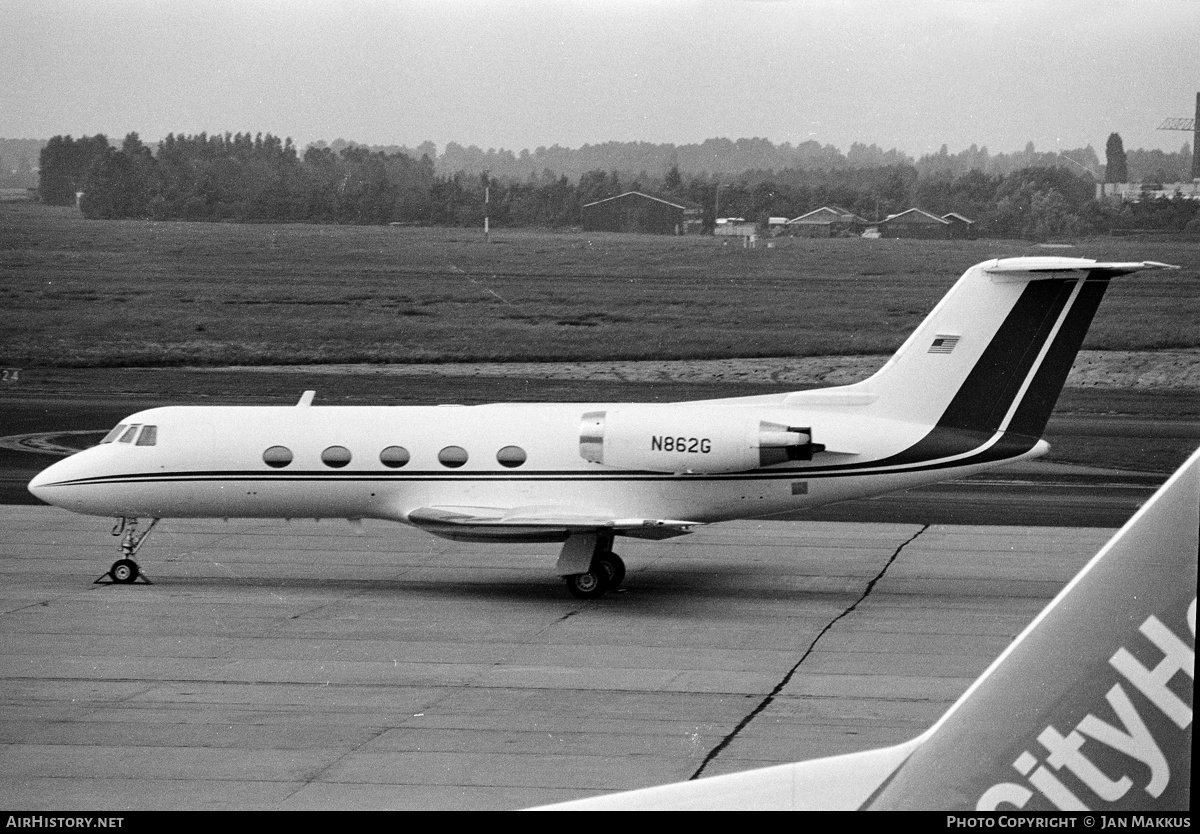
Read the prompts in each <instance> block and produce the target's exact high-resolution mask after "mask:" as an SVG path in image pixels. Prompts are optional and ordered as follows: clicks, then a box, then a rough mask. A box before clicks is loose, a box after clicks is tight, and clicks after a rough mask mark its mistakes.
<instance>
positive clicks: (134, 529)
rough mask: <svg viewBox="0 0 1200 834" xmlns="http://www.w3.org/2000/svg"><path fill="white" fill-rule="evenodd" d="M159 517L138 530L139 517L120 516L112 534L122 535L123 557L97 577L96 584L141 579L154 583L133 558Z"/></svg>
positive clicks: (150, 583)
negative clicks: (106, 581)
mask: <svg viewBox="0 0 1200 834" xmlns="http://www.w3.org/2000/svg"><path fill="white" fill-rule="evenodd" d="M158 522H159V519H157V518H152V519H150V523H149V524H148V525H146V529H145V530H143V531H141V532H138V519H136V518H119V519H117V523H116V524H115V525H113V529H112V534H113V535H114V536H121V554H122V558H120V559H118V560H117V561H115V562H113V563H112V567H110V568H109V569H108V572H107V573H105V574H104V575H103V576H101V577H100V578H99V579H97V580H96V581H95V582H94V583H92V584H94V585H99V584H107V583H105V580H106V579H107V580H108V582H109V583H116V584H118V585H132V584H133V583H134V582H137V581H138V580H139V579H140V580H141V581H142V582H143V583H144V584H146V585H153V584H154V583H153V582H151V581H150V580H149V579H147V578H146V574H144V573H142V569H141V568H140V567H138V563H137V562H135V561H134V560H133V557H134V555H135V554H136V553H137V552H138V551H139V550H140V549H141V547H142V545H143V544H144V543H145V541H146V539H147V538H149V536H150V533H151V531H153V530H154V527H155V525H156V524H158Z"/></svg>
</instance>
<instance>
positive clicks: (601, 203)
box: [583, 191, 704, 235]
mask: <svg viewBox="0 0 1200 834" xmlns="http://www.w3.org/2000/svg"><path fill="white" fill-rule="evenodd" d="M703 229H704V212H703V210H702V209H701V208H700V207H699V206H697V205H694V204H692V203H686V202H682V201H679V200H664V199H662V198H661V197H653V196H651V195H649V194H643V193H642V192H640V191H626V192H625V193H624V194H618V195H617V196H616V197H609V198H607V199H604V200H596V201H595V202H593V203H586V204H585V205H584V206H583V230H584V231H585V232H641V233H643V234H651V235H696V234H700V233H701V232H702V231H703Z"/></svg>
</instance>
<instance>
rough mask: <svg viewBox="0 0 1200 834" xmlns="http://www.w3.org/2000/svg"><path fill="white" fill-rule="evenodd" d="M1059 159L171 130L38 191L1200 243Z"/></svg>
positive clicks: (329, 210) (275, 209) (436, 221)
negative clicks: (626, 203)
mask: <svg viewBox="0 0 1200 834" xmlns="http://www.w3.org/2000/svg"><path fill="white" fill-rule="evenodd" d="M947 156H949V155H948V154H947ZM1050 156H1051V157H1053V158H1054V159H1052V160H1041V161H1042V162H1043V163H1044V164H1042V165H1030V166H1026V167H1023V168H1018V169H1016V170H1014V171H1011V172H1009V173H988V172H987V171H985V170H981V169H979V168H967V169H966V170H963V171H959V170H958V169H957V168H956V167H955V166H953V165H948V164H947V165H941V166H938V165H932V166H930V165H926V166H917V165H914V164H909V163H905V162H896V161H892V162H889V163H887V164H879V165H862V166H842V167H838V166H832V167H830V166H825V167H822V166H814V167H789V168H782V169H772V168H766V169H753V168H752V169H745V170H743V171H741V172H740V173H738V174H736V175H730V174H713V173H694V172H687V173H684V171H685V170H686V169H683V168H682V166H680V165H678V164H673V165H671V166H670V167H668V168H666V169H665V170H664V171H663V172H662V173H661V174H658V175H653V176H652V175H649V174H647V173H646V172H644V171H643V172H640V173H638V174H631V173H629V172H623V171H619V170H613V169H607V170H606V169H602V168H596V169H592V170H588V171H585V172H584V173H582V174H581V175H580V176H579V177H578V178H577V179H571V178H569V177H568V176H567V175H566V174H561V173H556V172H553V171H551V170H550V169H543V170H542V171H541V173H532V172H531V173H530V174H529V175H528V176H525V177H508V176H497V175H494V174H492V173H490V172H482V173H468V172H466V171H457V172H455V173H438V171H437V169H436V167H435V165H434V163H433V160H432V159H430V157H429V155H428V154H422V155H421V156H420V157H415V156H413V155H410V154H408V153H404V152H402V151H387V150H372V149H370V148H367V147H365V146H361V145H345V146H343V147H341V148H340V149H337V150H335V149H334V148H333V147H330V146H324V145H320V144H317V145H311V146H309V147H308V148H307V149H305V150H304V152H303V153H300V152H299V150H298V149H297V148H296V147H295V146H294V145H293V143H292V142H291V140H290V139H283V140H281V139H280V138H278V137H276V136H272V135H271V134H257V135H254V136H251V135H250V134H249V133H237V134H230V133H225V134H213V135H209V134H206V133H200V134H196V135H194V136H183V135H180V136H176V135H174V134H172V135H169V136H168V137H167V138H166V139H164V140H163V141H161V142H160V143H158V146H157V148H156V149H155V150H151V148H149V147H148V146H147V145H145V144H144V143H143V142H142V141H141V139H140V138H139V137H138V135H137V134H136V133H131V134H129V135H128V136H126V137H125V139H124V141H123V142H122V143H121V145H120V147H119V148H116V147H113V146H112V145H111V143H110V142H109V141H108V139H107V138H106V137H105V136H103V135H97V136H94V137H82V138H80V139H72V138H71V137H70V136H66V137H63V136H56V137H54V138H53V139H51V140H50V141H49V142H48V143H47V145H46V147H45V148H44V149H43V151H42V154H41V158H40V163H41V170H40V183H39V191H40V196H41V198H42V200H43V201H44V202H47V203H52V204H58V205H66V204H72V203H74V201H75V198H76V193H77V192H82V198H81V200H80V208H81V209H82V211H83V214H84V215H85V216H86V217H89V218H149V219H157V220H201V221H241V222H254V221H271V222H291V221H304V222H317V223H361V224H382V223H403V224H414V225H415V224H423V225H449V226H479V225H482V224H483V219H484V217H485V215H486V216H487V217H488V218H489V220H490V222H491V224H492V225H493V226H496V227H505V226H508V227H549V228H567V227H573V226H579V225H582V217H583V213H582V208H583V206H584V205H586V204H587V203H590V202H593V201H595V200H600V199H604V198H607V197H612V196H616V195H618V194H621V193H623V192H625V191H643V192H646V193H650V194H654V195H656V196H660V197H663V198H665V199H670V200H676V201H679V202H681V203H685V204H690V205H694V206H696V207H699V208H700V209H702V212H703V216H704V219H705V223H706V224H707V225H708V226H709V227H711V226H712V225H713V224H714V223H715V219H716V217H717V216H718V214H719V215H720V216H723V217H725V216H738V217H744V218H746V219H748V220H753V221H757V222H762V223H765V222H766V220H767V218H769V217H789V218H790V217H795V216H798V215H800V214H803V213H805V212H807V211H811V210H812V209H816V208H819V207H821V206H823V205H838V206H842V207H844V208H847V209H849V210H851V211H853V212H854V213H856V214H859V215H861V216H862V217H864V218H866V219H868V220H880V219H883V218H884V217H886V216H887V215H889V214H894V213H897V212H900V211H904V210H906V209H908V208H911V207H913V206H918V207H921V208H924V209H925V210H927V211H930V212H933V213H935V214H939V215H940V214H945V213H947V212H950V211H954V212H958V213H959V214H962V215H965V216H966V217H969V218H971V219H972V220H975V221H977V222H978V223H979V228H980V229H981V233H982V234H984V235H988V236H993V237H1012V238H1029V239H1047V238H1051V237H1059V236H1079V235H1085V234H1090V233H1098V232H1108V231H1111V230H1114V229H1160V230H1164V231H1181V230H1184V229H1191V230H1196V231H1200V223H1198V222H1197V217H1198V215H1197V210H1198V209H1200V203H1197V202H1196V201H1183V200H1160V201H1143V202H1141V203H1125V204H1110V203H1100V202H1097V201H1096V200H1095V199H1094V196H1095V185H1094V180H1093V178H1092V176H1091V175H1089V174H1088V173H1087V172H1086V171H1083V170H1078V171H1077V170H1074V169H1073V168H1068V167H1064V165H1063V164H1062V163H1061V160H1058V159H1057V157H1058V156H1059V155H1050ZM1115 162H1116V160H1110V165H1115ZM1054 163H1057V164H1054ZM1097 164H1098V163H1097ZM1080 165H1082V163H1080ZM485 195H486V197H487V202H486V203H485Z"/></svg>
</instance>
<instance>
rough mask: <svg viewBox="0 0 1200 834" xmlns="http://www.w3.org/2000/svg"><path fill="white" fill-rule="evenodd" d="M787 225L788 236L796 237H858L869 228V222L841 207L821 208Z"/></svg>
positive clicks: (792, 220) (796, 218)
mask: <svg viewBox="0 0 1200 834" xmlns="http://www.w3.org/2000/svg"><path fill="white" fill-rule="evenodd" d="M787 225H788V234H791V235H793V236H795V237H856V236H858V235H861V234H862V233H863V230H864V229H866V228H867V221H866V220H865V219H863V218H862V217H859V216H858V215H857V214H855V213H854V212H852V211H849V210H847V209H844V208H842V207H841V206H821V208H819V209H816V210H814V211H810V212H809V213H808V214H802V215H800V216H799V217H795V218H793V219H791V220H789V221H788V222H787Z"/></svg>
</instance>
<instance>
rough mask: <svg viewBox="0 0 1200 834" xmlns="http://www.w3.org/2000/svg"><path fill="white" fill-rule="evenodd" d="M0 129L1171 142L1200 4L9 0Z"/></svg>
mask: <svg viewBox="0 0 1200 834" xmlns="http://www.w3.org/2000/svg"><path fill="white" fill-rule="evenodd" d="M0 30H2V31H3V33H4V35H3V40H2V44H3V45H2V46H0V136H2V137H7V138H48V137H50V136H53V135H56V134H71V135H74V136H79V135H81V134H94V133H98V132H99V133H106V134H108V135H110V136H113V137H121V136H124V135H125V134H126V133H128V132H130V131H137V132H138V133H139V134H141V136H142V138H143V139H144V140H147V141H153V140H157V139H160V138H162V137H163V136H165V135H166V134H167V133H170V132H175V133H198V132H200V131H202V130H203V131H208V132H210V133H212V132H225V131H233V132H238V131H250V132H259V131H261V132H264V133H266V132H270V133H274V134H277V135H280V136H290V137H292V138H293V139H294V140H295V141H296V142H297V143H298V144H300V145H301V146H303V145H305V144H307V143H308V142H311V141H314V140H317V139H325V140H333V139H335V138H338V137H343V138H346V139H353V140H356V141H359V142H365V143H369V144H401V145H408V146H410V147H411V146H415V145H417V144H418V143H420V142H422V141H425V140H432V141H433V142H435V143H437V145H438V147H439V150H440V149H441V148H443V147H444V146H445V144H446V143H447V142H450V141H454V142H459V143H460V144H463V145H472V144H474V145H478V146H480V147H481V148H484V149H487V148H508V149H510V150H518V151H519V150H521V149H523V148H528V149H530V150H533V149H534V148H536V147H537V146H539V145H546V146H549V145H554V144H560V145H563V146H566V147H572V148H575V147H579V146H580V145H583V144H584V143H597V142H604V141H608V140H619V141H646V142H654V143H660V142H673V143H676V144H684V143H691V142H701V141H703V140H704V139H706V138H710V137H726V138H730V139H736V138H739V137H752V136H761V137H765V138H768V139H770V140H771V141H773V142H775V143H781V142H791V143H793V144H796V143H799V142H804V141H807V140H810V139H812V140H816V141H818V142H820V143H822V144H832V145H835V146H837V147H839V148H841V149H842V150H846V149H847V148H849V146H850V143H851V142H856V141H857V142H864V143H867V144H870V143H875V144H877V145H880V146H881V147H883V148H884V149H885V150H886V149H889V148H893V147H894V148H898V149H900V150H903V151H906V152H908V153H910V154H913V155H915V156H919V155H921V154H924V153H928V152H935V151H937V149H938V148H939V147H940V146H941V145H942V144H943V143H946V144H947V145H948V146H949V147H950V150H951V151H958V150H962V149H963V148H966V147H968V146H970V145H971V144H977V145H981V146H987V148H988V149H989V150H990V151H992V152H993V153H995V152H1000V151H1013V150H1018V149H1020V148H1023V147H1024V146H1025V143H1026V142H1028V141H1033V142H1034V144H1035V145H1036V146H1037V147H1038V149H1039V150H1054V149H1067V148H1075V147H1081V146H1083V145H1087V144H1091V145H1092V146H1093V147H1095V148H1096V150H1097V153H1099V154H1100V156H1101V158H1102V159H1103V152H1104V142H1105V139H1106V138H1107V136H1108V134H1109V133H1111V132H1113V131H1116V132H1118V133H1120V134H1121V136H1122V137H1123V139H1124V141H1125V147H1126V148H1139V147H1145V148H1152V147H1157V148H1163V149H1166V150H1171V151H1175V150H1178V149H1179V147H1180V146H1181V145H1182V144H1183V143H1184V142H1189V143H1190V141H1191V135H1190V134H1188V133H1183V132H1178V131H1170V132H1169V131H1159V130H1156V129H1155V128H1157V126H1158V125H1159V124H1160V123H1161V122H1162V121H1163V119H1165V118H1167V117H1170V116H1184V117H1189V116H1192V115H1193V113H1194V109H1195V101H1196V92H1197V91H1198V90H1200V0H1044V2H1032V0H842V2H833V1H832V0H724V1H721V2H718V0H662V2H652V1H651V0H641V2H629V1H626V0H591V2H572V0H545V1H544V2H543V0H513V2H504V0H489V2H481V1H480V0H461V1H460V2H453V1H452V0H443V1H442V2H421V0H391V1H390V2H389V0H376V1H375V2H339V1H338V0H325V1H324V2H315V0H291V1H290V2H284V1H283V0H276V2H255V0H230V1H229V2H223V1H222V0H189V1H188V2H181V1H180V0H111V1H109V2H106V1H105V0H53V2H51V0H0Z"/></svg>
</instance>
